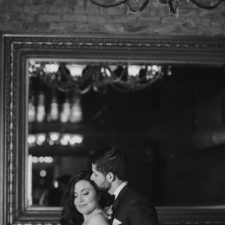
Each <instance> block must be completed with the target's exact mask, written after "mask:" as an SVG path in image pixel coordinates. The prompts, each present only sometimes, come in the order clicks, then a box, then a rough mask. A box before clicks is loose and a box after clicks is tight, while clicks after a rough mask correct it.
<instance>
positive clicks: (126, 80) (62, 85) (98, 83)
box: [29, 60, 171, 94]
mask: <svg viewBox="0 0 225 225" xmlns="http://www.w3.org/2000/svg"><path fill="white" fill-rule="evenodd" d="M165 69H166V73H167V74H168V75H170V74H171V71H170V66H167V67H165V66H164V67H163V66H160V65H156V64H148V65H145V64H143V65H135V64H115V65H113V64H107V63H99V64H88V65H87V64H77V63H65V62H36V61H32V60H30V61H29V74H30V76H31V77H32V76H34V77H39V78H40V79H41V80H43V81H44V82H45V83H46V84H48V85H50V86H51V87H54V88H56V89H58V90H60V91H64V92H70V91H75V92H77V93H79V94H84V93H87V92H88V91H89V90H90V89H93V90H94V91H96V92H100V93H105V92H106V91H107V88H108V86H111V87H113V88H114V89H116V90H117V91H120V92H128V91H131V90H140V89H144V88H147V87H148V86H150V85H152V84H153V83H154V82H155V81H157V80H159V79H160V78H162V76H163V75H164V71H165Z"/></svg>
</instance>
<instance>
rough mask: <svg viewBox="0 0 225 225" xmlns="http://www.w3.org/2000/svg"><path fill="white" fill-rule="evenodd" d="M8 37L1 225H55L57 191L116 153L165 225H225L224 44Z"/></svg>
mask: <svg viewBox="0 0 225 225" xmlns="http://www.w3.org/2000/svg"><path fill="white" fill-rule="evenodd" d="M2 39H3V42H2V43H3V57H2V58H3V60H2V71H1V79H0V81H1V87H0V91H1V103H0V107H1V109H2V110H1V112H2V113H1V134H2V137H1V138H0V146H1V152H0V153H1V154H0V156H1V168H0V169H1V172H0V173H1V175H2V176H1V177H2V178H0V181H3V182H1V183H2V185H1V186H0V190H1V198H0V200H1V202H2V207H3V208H4V210H3V211H4V213H3V216H2V221H3V224H10V225H11V224H23V225H25V224H58V223H59V217H60V212H61V208H60V203H59V200H60V199H59V198H58V199H56V197H55V196H56V195H57V196H60V193H59V192H58V194H56V195H54V197H53V199H52V200H50V198H49V196H50V191H51V190H57V191H58V190H59V186H60V185H61V184H66V183H67V181H68V179H69V178H70V177H71V176H72V175H73V174H74V173H75V172H76V171H79V170H90V165H89V153H90V151H91V150H93V149H97V148H99V147H104V146H106V145H109V144H117V145H119V146H120V147H121V148H123V149H124V150H125V151H126V152H127V154H128V156H129V159H130V168H129V169H130V170H129V174H128V176H129V182H130V183H132V185H133V186H136V187H137V188H139V189H140V190H141V191H142V192H143V193H145V195H147V196H148V197H149V198H150V199H152V200H153V202H154V204H155V205H156V208H157V211H158V215H159V221H160V223H161V224H196V223H199V224H205V223H210V224H215V223H225V198H224V192H223V190H224V189H223V188H224V187H225V181H224V178H223V174H224V173H223V172H224V170H225V167H224V165H223V164H224V163H223V162H224V160H223V159H224V153H223V152H224V151H223V148H224V141H225V139H224V137H223V136H224V131H225V125H224V99H225V89H224V88H223V86H224V85H223V84H224V81H225V79H224V72H225V41H224V39H215V38H205V39H198V38H174V37H167V38H165V37H164V38H163V37H154V38H146V37H145V38H144V37H136V38H129V37H120V36H115V37H113V38H112V37H109V36H104V37H103V36H25V35H3V38H2ZM77 71H78V72H77ZM140 174H141V175H140ZM156 193H157V194H156Z"/></svg>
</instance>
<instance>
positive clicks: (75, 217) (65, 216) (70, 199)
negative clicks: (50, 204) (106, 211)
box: [60, 171, 105, 225]
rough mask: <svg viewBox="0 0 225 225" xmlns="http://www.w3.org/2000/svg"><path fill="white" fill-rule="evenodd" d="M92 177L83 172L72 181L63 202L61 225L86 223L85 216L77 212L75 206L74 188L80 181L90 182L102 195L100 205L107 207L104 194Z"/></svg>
mask: <svg viewBox="0 0 225 225" xmlns="http://www.w3.org/2000/svg"><path fill="white" fill-rule="evenodd" d="M90 177H91V174H90V173H89V172H87V171H81V172H79V173H77V174H76V175H75V176H73V177H72V178H71V179H70V181H69V183H68V185H67V188H66V190H65V191H64V194H63V197H62V200H61V206H62V207H63V210H62V215H61V219H60V224H61V225H81V224H82V223H83V221H84V220H83V215H82V214H81V213H80V212H78V211H77V209H76V207H75V205H74V187H75V184H76V183H77V182H78V181H81V180H85V181H88V182H89V183H90V184H91V185H92V186H93V187H94V188H95V190H96V192H97V193H98V194H99V195H100V205H101V206H102V207H104V206H105V197H104V193H101V192H100V190H99V189H98V188H97V186H96V184H95V183H94V182H93V181H92V180H90Z"/></svg>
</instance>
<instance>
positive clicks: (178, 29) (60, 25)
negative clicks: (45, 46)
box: [0, 0, 225, 36]
mask: <svg viewBox="0 0 225 225" xmlns="http://www.w3.org/2000/svg"><path fill="white" fill-rule="evenodd" d="M203 1H204V2H206V1H208V0H203ZM211 2H215V1H213V0H211ZM179 11H180V14H179V18H176V15H173V14H172V13H171V12H169V9H168V6H167V5H162V4H161V3H159V1H158V0H152V1H151V3H150V4H149V5H148V7H147V8H146V9H145V10H144V11H143V12H141V13H138V14H128V15H126V14H125V7H124V5H121V6H118V7H116V8H100V7H98V6H95V5H93V4H92V3H91V2H90V1H88V4H87V8H86V10H84V8H83V0H0V32H3V33H29V34H31V33H34V34H35V33H42V34H46V33H47V34H48V33H49V34H75V33H82V34H84V33H86V34H88V33H96V34H111V33H112V34H128V35H129V34H142V35H180V36H182V35H197V36H224V35H225V3H223V4H221V6H219V7H218V8H217V9H214V10H212V11H210V10H204V9H199V8H197V7H196V6H195V5H194V4H193V3H191V2H186V0H181V1H180V10H179Z"/></svg>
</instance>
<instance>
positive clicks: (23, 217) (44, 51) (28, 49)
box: [0, 35, 225, 225]
mask: <svg viewBox="0 0 225 225" xmlns="http://www.w3.org/2000/svg"><path fill="white" fill-rule="evenodd" d="M3 42H4V73H3V74H2V76H4V79H3V80H4V82H5V83H4V84H5V95H4V96H3V97H2V96H0V98H1V99H0V101H1V102H4V107H5V109H6V115H3V116H5V118H4V119H5V120H4V121H5V126H3V134H4V135H5V140H6V143H5V146H4V149H3V151H5V152H6V154H7V162H6V169H5V174H6V178H5V182H6V189H5V191H4V193H3V194H2V196H3V195H5V196H6V197H5V201H6V202H5V205H6V209H5V213H6V219H5V221H4V225H6V224H7V225H13V224H21V225H25V224H40V225H46V224H48V225H56V224H58V219H57V218H58V217H59V212H60V210H59V209H57V210H54V209H51V208H47V209H46V210H45V209H38V208H36V209H35V208H32V209H31V208H26V204H25V200H23V199H22V202H20V201H19V200H18V199H20V197H21V196H24V195H25V194H24V192H25V184H24V183H21V180H20V178H21V177H23V176H25V175H26V167H25V166H24V165H21V164H22V163H21V162H24V161H25V155H26V150H25V146H26V144H25V143H21V142H22V141H23V140H26V132H25V131H26V129H25V128H26V125H25V127H23V124H25V123H26V121H25V119H24V117H23V116H22V112H24V111H25V109H26V105H25V103H24V102H25V101H24V99H26V95H25V93H26V91H25V90H24V89H26V88H24V87H26V86H27V85H28V84H27V81H26V77H25V75H26V71H25V69H24V68H25V66H24V61H25V60H26V59H27V58H29V57H33V58H40V59H46V58H49V59H50V58H54V57H60V55H61V57H62V58H66V59H68V60H73V59H74V58H76V59H81V60H86V59H90V58H91V59H92V60H96V61H99V60H101V59H104V60H114V61H116V60H124V61H125V60H126V61H127V60H130V61H136V62H140V61H149V62H151V61H158V62H165V63H185V62H187V63H193V64H196V63H200V64H208V63H211V64H213V63H215V64H220V65H224V64H225V39H212V38H205V39H204V40H200V39H199V38H198V39H197V38H188V39H185V38H179V39H176V38H174V37H168V38H158V39H157V38H154V39H153V38H126V37H115V38H109V37H107V36H106V37H97V36H96V37H88V36H86V37H83V36H80V37H65V36H60V37H55V36H25V35H24V36H22V35H4V36H3ZM134 55H135V58H133V56H134ZM21 124H22V125H21ZM22 182H23V181H22ZM23 201H24V202H23ZM157 210H158V213H159V217H160V222H161V224H225V208H224V207H219V208H217V207H213V206H212V207H205V208H201V207H200V208H196V207H176V208H173V207H164V208H163V207H158V208H157Z"/></svg>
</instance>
